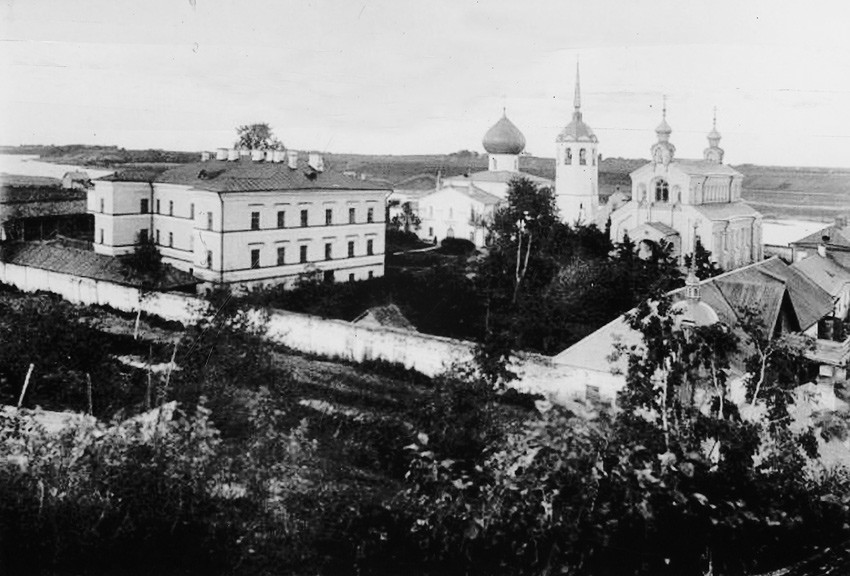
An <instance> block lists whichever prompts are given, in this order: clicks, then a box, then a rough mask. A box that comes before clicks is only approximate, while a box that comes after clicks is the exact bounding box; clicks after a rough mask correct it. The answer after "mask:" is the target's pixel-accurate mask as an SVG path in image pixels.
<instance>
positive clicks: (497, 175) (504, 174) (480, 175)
mask: <svg viewBox="0 0 850 576" xmlns="http://www.w3.org/2000/svg"><path fill="white" fill-rule="evenodd" d="M514 178H527V179H529V180H531V181H532V182H534V183H535V184H538V185H543V186H552V185H553V184H554V182H553V181H552V180H549V179H548V178H543V177H541V176H535V175H534V174H529V173H528V172H510V171H508V170H481V171H480V172H473V173H471V174H469V175H462V176H451V177H447V178H445V181H447V182H448V181H449V180H462V181H465V180H467V179H470V180H472V181H473V182H476V181H477V182H501V183H503V184H507V183H508V182H510V181H511V180H513V179H514Z"/></svg>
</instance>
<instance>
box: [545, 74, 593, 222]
mask: <svg viewBox="0 0 850 576" xmlns="http://www.w3.org/2000/svg"><path fill="white" fill-rule="evenodd" d="M598 143H599V141H598V139H597V138H596V135H595V134H594V133H593V130H591V129H590V126H588V125H587V124H585V123H584V119H583V118H582V113H581V84H580V81H579V66H578V62H576V87H575V95H574V97H573V119H572V121H571V122H570V123H569V124H567V126H566V127H565V128H564V129H563V130H562V131H561V133H560V134H559V135H558V138H557V139H556V141H555V199H556V202H557V204H558V211H559V213H560V217H561V220H562V221H564V222H566V223H567V224H576V223H578V224H585V225H586V224H593V223H594V222H595V219H596V216H597V213H598V212H599V166H598V164H599V157H598V153H597V145H598Z"/></svg>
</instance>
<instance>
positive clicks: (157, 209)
mask: <svg viewBox="0 0 850 576" xmlns="http://www.w3.org/2000/svg"><path fill="white" fill-rule="evenodd" d="M156 213H157V214H159V199H157V201H156Z"/></svg>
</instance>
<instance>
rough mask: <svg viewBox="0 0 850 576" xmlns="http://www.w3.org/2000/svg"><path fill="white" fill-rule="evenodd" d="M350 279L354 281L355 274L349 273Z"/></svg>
mask: <svg viewBox="0 0 850 576" xmlns="http://www.w3.org/2000/svg"><path fill="white" fill-rule="evenodd" d="M348 281H349V282H354V274H349V275H348Z"/></svg>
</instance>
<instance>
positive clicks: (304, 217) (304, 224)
mask: <svg viewBox="0 0 850 576" xmlns="http://www.w3.org/2000/svg"><path fill="white" fill-rule="evenodd" d="M301 227H302V228H306V227H307V211H306V210H302V211H301Z"/></svg>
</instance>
